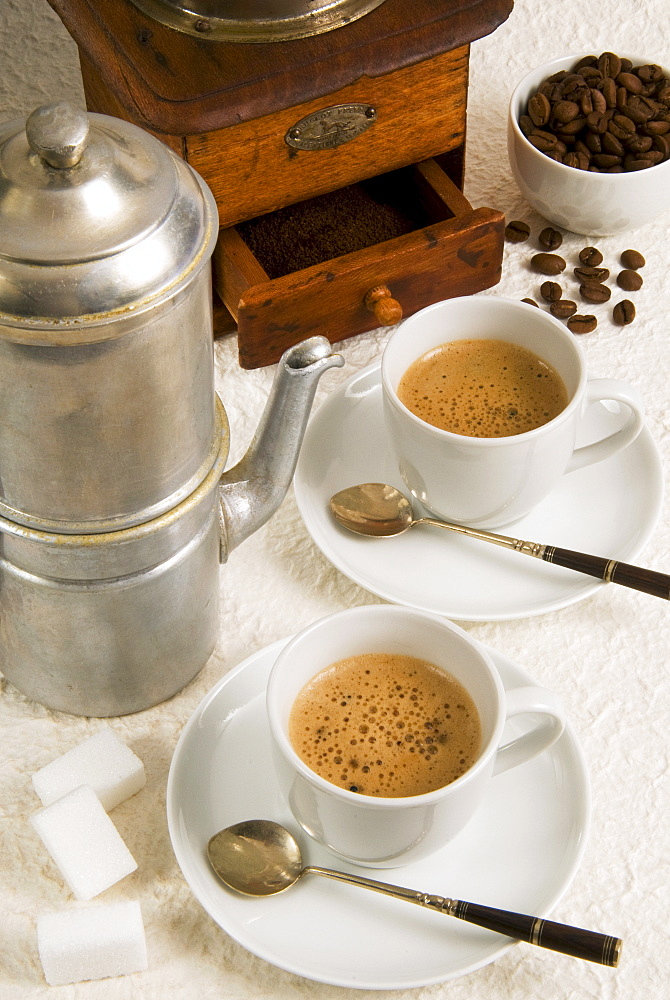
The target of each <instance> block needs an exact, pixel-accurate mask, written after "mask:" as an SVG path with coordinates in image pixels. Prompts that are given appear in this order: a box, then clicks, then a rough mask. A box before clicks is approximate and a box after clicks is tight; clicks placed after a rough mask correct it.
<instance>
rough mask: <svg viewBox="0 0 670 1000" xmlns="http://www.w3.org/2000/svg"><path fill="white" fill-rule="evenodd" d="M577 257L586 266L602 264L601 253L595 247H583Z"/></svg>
mask: <svg viewBox="0 0 670 1000" xmlns="http://www.w3.org/2000/svg"><path fill="white" fill-rule="evenodd" d="M579 259H580V261H581V262H582V264H585V265H586V267H597V266H598V264H602V262H603V255H602V254H601V252H600V250H598V248H597V247H584V249H583V250H580V251H579Z"/></svg>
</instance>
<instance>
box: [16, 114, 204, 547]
mask: <svg viewBox="0 0 670 1000" xmlns="http://www.w3.org/2000/svg"><path fill="white" fill-rule="evenodd" d="M0 232H1V233H2V252H1V253H0V516H5V517H7V518H8V519H10V520H14V521H16V522H17V523H21V524H25V525H29V526H32V527H36V528H39V529H40V530H42V531H55V532H63V533H70V534H79V533H88V532H105V531H111V530H121V529H123V528H125V527H128V526H131V525H133V524H140V523H142V522H143V521H146V520H150V519H151V518H154V517H157V516H158V515H159V514H160V513H162V512H164V511H167V510H170V509H171V508H172V507H174V506H175V505H177V504H178V503H180V502H181V501H182V500H183V499H184V498H185V497H187V496H188V495H189V494H190V493H191V492H192V491H193V490H194V489H195V488H196V487H197V485H198V484H199V483H200V482H202V480H203V479H204V478H205V476H206V475H207V472H208V470H209V468H210V467H211V465H212V463H213V462H214V460H215V458H216V455H217V453H218V447H219V444H218V441H217V440H216V437H215V433H214V424H215V416H214V413H215V406H214V362H213V346H212V305H211V272H210V258H211V255H212V252H213V250H214V245H215V242H216V238H217V235H218V213H217V208H216V203H215V201H214V198H213V196H212V193H211V191H209V189H208V188H207V186H206V185H205V183H204V181H202V179H201V178H199V177H198V176H197V174H196V173H195V172H194V171H193V170H191V168H190V167H189V166H188V165H187V164H186V163H185V162H184V161H183V160H180V159H179V157H177V156H175V155H174V154H173V153H172V152H171V151H170V150H169V149H168V148H167V147H166V146H165V145H163V143H161V142H159V141H158V140H157V139H155V138H154V137H153V136H150V135H149V134H148V133H146V132H144V131H143V130H142V129H139V128H138V127H137V126H135V125H132V124H131V123H129V122H124V121H121V120H119V119H115V118H109V117H108V116H106V115H95V114H91V115H88V114H86V113H85V112H84V111H81V110H80V109H78V108H74V107H72V106H70V105H68V104H66V103H64V102H57V103H56V104H53V105H47V106H44V107H41V108H37V109H36V110H35V111H33V113H32V114H31V115H30V116H29V117H28V119H27V120H26V121H23V120H17V121H14V122H9V123H6V124H2V125H0Z"/></svg>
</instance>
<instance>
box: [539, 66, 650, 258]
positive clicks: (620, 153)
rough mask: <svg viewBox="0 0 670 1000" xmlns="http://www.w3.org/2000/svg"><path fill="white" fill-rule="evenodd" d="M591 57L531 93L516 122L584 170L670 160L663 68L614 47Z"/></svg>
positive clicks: (545, 149) (618, 169) (617, 169)
mask: <svg viewBox="0 0 670 1000" xmlns="http://www.w3.org/2000/svg"><path fill="white" fill-rule="evenodd" d="M588 58H589V59H592V60H593V62H588V63H587V62H585V61H584V60H583V59H582V60H579V61H577V62H576V64H575V66H574V68H573V69H572V71H571V72H569V71H565V70H561V71H560V72H558V73H554V74H553V75H552V76H550V77H548V78H547V79H546V80H544V81H543V82H542V83H541V84H540V86H539V87H538V89H537V91H536V92H535V93H534V94H532V95H531V97H530V99H529V101H528V105H527V108H526V113H525V114H523V115H521V118H520V121H519V125H520V128H521V131H522V132H523V134H524V135H525V136H526V138H527V139H528V141H529V142H530V143H531V144H532V145H533V146H535V148H536V149H538V150H539V151H540V152H542V153H544V154H546V155H547V156H550V157H552V159H554V160H558V161H559V162H561V163H563V164H565V165H567V166H570V167H574V168H576V169H579V170H589V171H606V172H614V173H623V172H624V171H632V170H646V169H648V168H649V167H652V166H654V165H655V164H657V163H661V162H663V161H664V160H667V159H670V118H669V117H668V115H669V113H670V79H669V78H668V77H666V76H665V74H664V72H663V70H662V69H661V67H660V66H657V65H655V64H648V65H643V66H633V64H632V62H631V61H630V60H629V59H622V58H621V57H620V56H618V55H617V54H616V53H614V52H603V53H602V54H601V55H600V56H598V57H596V56H590V57H588ZM666 135H668V136H669V137H668V138H667V139H666V138H665V137H666ZM650 138H651V139H652V142H651V143H649V142H647V141H646V140H648V139H650ZM657 139H658V140H662V141H659V142H656V140H657ZM543 245H544V244H543ZM559 245H560V244H559ZM548 249H553V250H555V249H557V246H556V245H552V246H549V247H548Z"/></svg>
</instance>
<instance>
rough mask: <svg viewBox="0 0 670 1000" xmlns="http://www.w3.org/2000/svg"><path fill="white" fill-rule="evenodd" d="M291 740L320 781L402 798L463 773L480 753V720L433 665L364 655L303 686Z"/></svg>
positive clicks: (458, 690) (291, 721)
mask: <svg viewBox="0 0 670 1000" xmlns="http://www.w3.org/2000/svg"><path fill="white" fill-rule="evenodd" d="M289 738H290V740H291V744H292V746H293V749H294V750H295V752H296V753H297V754H298V756H299V757H300V758H301V759H302V761H303V762H304V763H305V764H307V766H308V767H309V768H311V769H312V771H315V772H316V773H317V774H318V775H320V776H321V777H322V778H325V780H326V781H330V782H331V783H332V784H334V785H338V786H339V787H340V788H345V789H348V790H349V791H352V792H359V793H361V794H362V795H372V796H381V797H393V798H396V797H401V798H402V797H406V796H409V795H422V794H423V793H425V792H432V791H434V790H435V789H436V788H442V787H443V786H444V785H447V784H449V783H450V782H452V781H455V780H456V778H458V777H460V776H461V775H462V774H464V773H465V771H467V770H468V768H469V767H471V765H472V764H473V763H474V761H475V760H476V759H477V756H478V754H479V748H480V743H481V725H480V721H479V714H478V712H477V709H476V707H475V704H474V702H473V700H472V698H471V697H470V695H469V694H468V692H467V691H466V690H465V688H464V687H463V686H462V684H460V683H459V682H458V681H457V680H455V679H454V678H453V677H452V676H451V675H450V674H447V673H445V672H444V671H443V670H440V669H439V668H438V667H436V666H435V665H434V664H432V663H429V662H428V661H426V660H421V659H417V658H415V657H411V656H405V655H403V654H391V653H389V654H386V653H365V654H361V655H359V656H353V657H351V658H349V659H345V660H340V661H339V662H337V663H333V664H331V665H330V666H329V667H327V668H326V669H325V670H322V671H321V672H320V673H319V674H317V675H316V677H314V678H313V679H312V680H311V681H310V682H309V683H308V684H306V685H305V687H304V688H303V689H302V690H301V691H300V693H299V694H298V697H297V698H296V700H295V702H294V704H293V707H292V709H291V715H290V718H289Z"/></svg>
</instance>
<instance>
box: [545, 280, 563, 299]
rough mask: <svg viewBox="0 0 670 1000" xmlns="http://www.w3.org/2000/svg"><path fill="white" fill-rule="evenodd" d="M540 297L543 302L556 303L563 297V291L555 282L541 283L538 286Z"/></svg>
mask: <svg viewBox="0 0 670 1000" xmlns="http://www.w3.org/2000/svg"><path fill="white" fill-rule="evenodd" d="M540 295H541V296H542V298H543V299H544V301H545V302H558V300H559V299H560V298H561V296H562V295H563V289H562V288H561V286H560V285H559V284H558V283H557V282H556V281H543V282H542V284H541V285H540Z"/></svg>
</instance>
